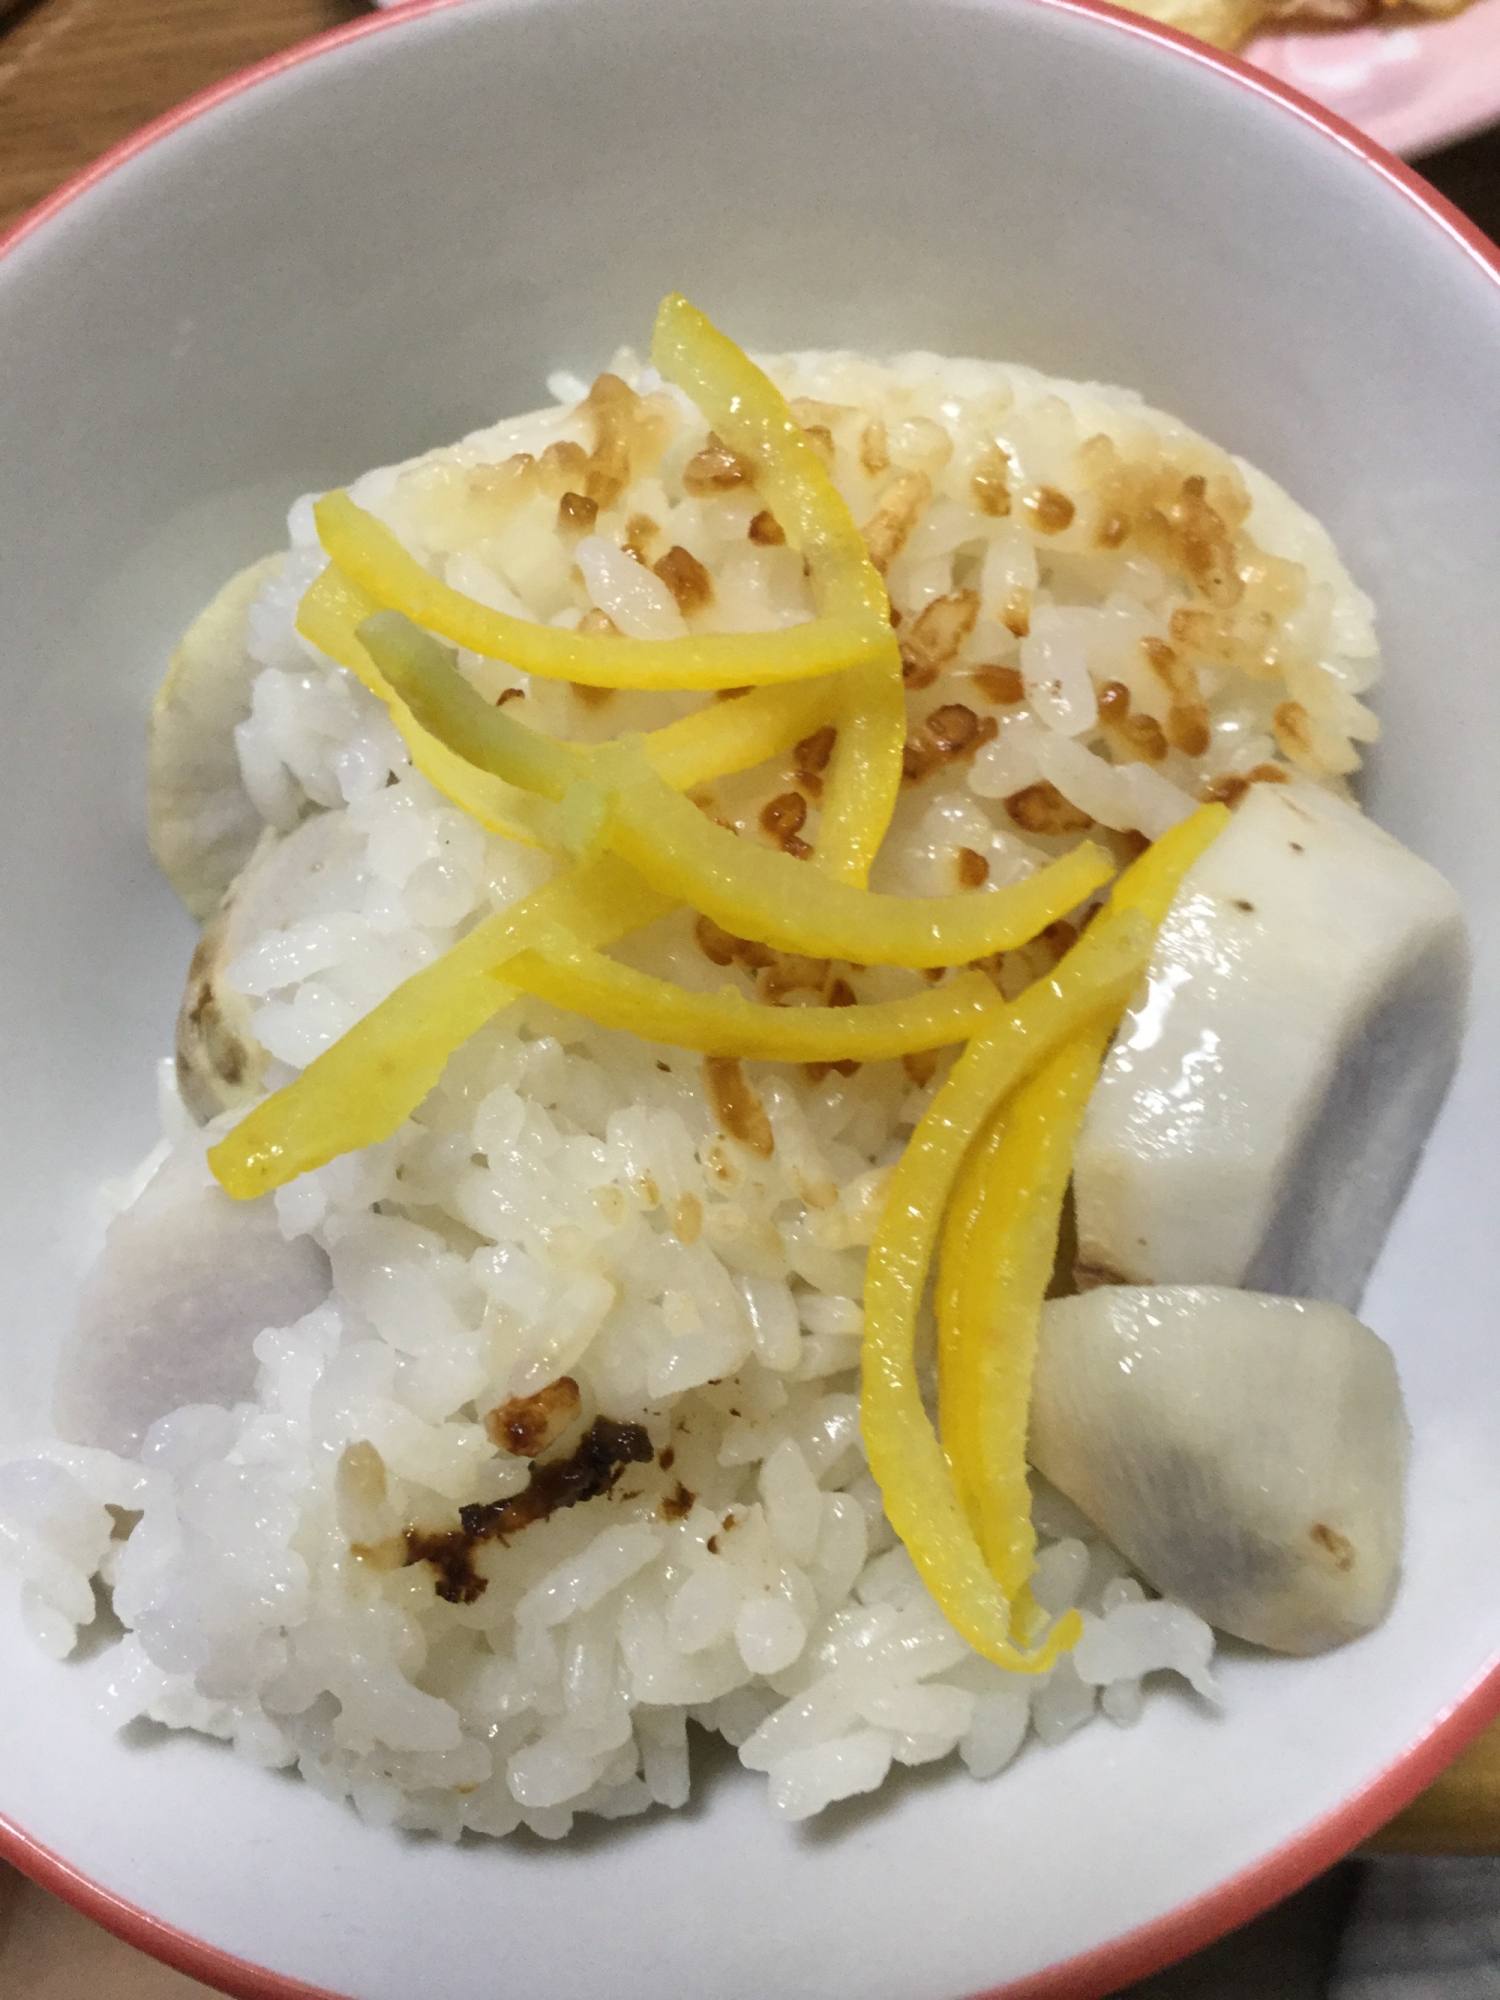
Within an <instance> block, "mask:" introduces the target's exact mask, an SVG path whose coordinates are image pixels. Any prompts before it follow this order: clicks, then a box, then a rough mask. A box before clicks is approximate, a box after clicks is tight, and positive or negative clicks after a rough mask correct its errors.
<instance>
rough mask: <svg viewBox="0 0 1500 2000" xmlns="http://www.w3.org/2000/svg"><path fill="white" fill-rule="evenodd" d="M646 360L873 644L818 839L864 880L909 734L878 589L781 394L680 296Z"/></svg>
mask: <svg viewBox="0 0 1500 2000" xmlns="http://www.w3.org/2000/svg"><path fill="white" fill-rule="evenodd" d="M651 359H652V360H653V361H654V362H655V364H656V366H657V368H658V370H659V371H660V373H661V374H662V375H663V376H664V377H665V378H666V379H667V381H669V382H675V383H676V384H677V386H678V388H679V389H682V390H684V391H685V392H686V393H687V394H688V395H689V396H691V397H692V399H693V401H694V402H695V403H696V404H697V405H698V408H699V409H700V410H701V411H702V412H703V414H704V416H705V417H707V418H708V420H709V422H710V424H712V426H713V428H714V430H715V432H716V433H717V435H718V436H719V438H720V439H721V440H722V441H723V443H724V444H725V445H727V446H728V448H729V449H730V450H731V451H732V452H735V453H736V454H737V455H738V456H739V457H741V458H746V459H748V460H749V461H750V463H751V464H752V465H753V466H754V467H755V473H756V485H757V488H758V490H759V492H760V494H761V496H762V497H763V498H764V499H765V500H766V502H767V504H768V505H769V506H770V508H771V511H772V512H773V513H774V514H775V516H776V518H777V520H778V522H779V523H780V525H781V527H782V530H783V532H784V533H785V535H786V538H787V540H788V541H789V542H790V543H791V545H792V547H793V548H794V549H796V550H797V551H798V553H799V554H800V555H801V556H802V557H803V558H804V559H805V561H806V562H807V564H808V568H809V570H810V572H811V575H812V582H813V588H814V590H815V592H816V593H817V595H818V599H819V604H820V607H821V609H822V611H823V613H824V615H825V616H828V615H832V616H835V617H843V618H847V619H849V620H851V621H852V622H854V623H856V624H859V625H862V626H864V627H865V628H866V629H867V630H868V631H869V632H871V633H872V634H873V635H874V636H875V637H876V638H877V639H878V640H879V644H878V645H877V646H876V647H875V649H874V654H873V657H871V658H870V659H869V660H868V663H867V664H866V665H865V666H863V667H855V668H852V669H851V670H850V671H849V672H848V673H846V674H845V676H844V677H843V682H842V686H841V691H840V696H839V709H838V735H837V737H836V739H835V741H834V747H833V756H832V759H831V761H830V764H829V767H828V776H827V780H826V782H825V786H824V793H823V817H822V821H821V823H820V825H819V828H818V837H817V839H816V841H815V842H814V844H813V855H814V859H815V860H816V862H817V864H818V866H819V867H821V868H824V869H826V870H827V871H828V873H829V874H831V875H835V876H837V877H838V878H839V879H840V880H841V881H846V882H853V883H855V884H857V885H862V884H863V883H864V882H865V880H866V879H867V877H868V875H869V872H870V864H871V862H872V861H873V860H874V859H875V856H876V854H877V852H878V851H879V848H880V843H881V841H882V840H883V839H884V838H885V833H886V829H887V827H888V826H889V825H890V822H891V814H892V813H893V812H894V810H895V806H896V796H897V793H898V791H899V789H900V785H901V753H902V749H903V747H904V745H905V742H906V698H905V694H904V692H903V690H902V682H901V653H900V648H899V647H898V646H897V644H896V641H895V638H894V636H893V635H892V632H891V615H890V599H889V597H888V596H887V594H886V588H885V585H884V583H883V582H882V581H881V578H880V573H879V571H878V570H877V569H876V568H875V565H874V564H873V563H872V562H871V561H870V557H869V552H868V550H867V549H866V548H865V544H864V539H863V537H862V536H861V534H860V532H859V529H858V528H857V527H856V526H855V524H854V520H853V517H852V516H851V514H850V512H849V509H848V508H847V507H846V506H845V505H844V502H843V500H842V499H841V498H840V496H839V493H838V489H837V488H836V487H835V486H834V483H833V481H832V479H830V478H829V476H828V473H827V471H826V470H825V468H824V465H823V461H822V459H820V458H819V456H818V454H817V452H816V451H815V450H814V448H813V445H812V443H811V441H810V440H809V439H808V437H807V435H806V433H805V432H804V431H803V429H802V427H801V425H800V424H799V423H798V422H797V420H796V418H795V417H794V416H793V415H792V413H791V410H790V409H789V408H788V407H787V402H786V398H785V397H784V396H783V395H782V393H781V391H780V390H779V389H778V388H777V387H776V386H775V384H774V383H773V382H771V381H770V379H769V378H768V377H767V376H766V374H765V373H764V372H763V371H762V370H761V369H759V368H757V367H756V365H755V363H754V362H753V361H752V360H751V359H750V358H749V356H748V355H746V354H743V353H742V352H741V351H740V349H739V348H738V347H736V346H735V344H734V342H733V341H732V340H729V339H727V338H726V337H725V335H723V334H722V333H720V332H719V330H718V328H717V327H716V326H714V325H713V324H712V322H711V321H710V320H708V319H707V318H706V317H705V315H704V314H703V313H701V312H699V310H698V309H697V307H696V306H694V305H690V304H689V302H688V301H687V300H686V299H685V298H683V297H682V296H681V294H680V293H675V292H674V293H673V294H672V295H671V296H670V297H668V298H665V299H663V300H662V302H661V305H660V307H659V308H658V311H657V315H656V329H655V332H654V333H653V335H652V340H651Z"/></svg>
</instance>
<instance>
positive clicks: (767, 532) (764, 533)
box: [749, 507, 786, 549]
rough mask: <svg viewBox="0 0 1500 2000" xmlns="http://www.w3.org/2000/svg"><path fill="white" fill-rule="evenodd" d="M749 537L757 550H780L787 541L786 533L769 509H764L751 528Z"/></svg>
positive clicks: (752, 521) (757, 515)
mask: <svg viewBox="0 0 1500 2000" xmlns="http://www.w3.org/2000/svg"><path fill="white" fill-rule="evenodd" d="M749 535H750V539H751V541H752V542H754V543H755V545H756V547H757V548H761V549H779V548H780V547H781V545H782V544H783V543H784V542H785V540H786V533H785V531H784V529H783V528H782V525H781V523H780V522H779V521H778V520H777V518H776V516H775V515H774V514H773V513H772V512H771V510H770V508H769V507H762V508H761V510H760V512H759V513H758V514H756V515H755V516H754V517H753V518H752V520H751V522H750V528H749Z"/></svg>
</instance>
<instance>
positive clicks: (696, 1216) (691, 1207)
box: [672, 1194, 703, 1248]
mask: <svg viewBox="0 0 1500 2000" xmlns="http://www.w3.org/2000/svg"><path fill="white" fill-rule="evenodd" d="M672 1234H673V1235H674V1236H675V1237H676V1238H677V1241H678V1242H679V1243H683V1244H686V1245H687V1246H688V1247H689V1248H691V1247H692V1245H693V1244H695V1243H696V1242H697V1241H698V1238H699V1237H700V1236H701V1235H702V1234H703V1204H702V1202H701V1201H699V1199H698V1197H697V1195H695V1194H684V1195H679V1196H678V1199H677V1206H676V1207H675V1208H674V1209H673V1210H672Z"/></svg>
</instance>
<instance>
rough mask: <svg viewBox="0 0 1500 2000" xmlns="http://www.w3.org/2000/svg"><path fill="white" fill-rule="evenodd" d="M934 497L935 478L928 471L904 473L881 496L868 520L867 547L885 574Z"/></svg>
mask: <svg viewBox="0 0 1500 2000" xmlns="http://www.w3.org/2000/svg"><path fill="white" fill-rule="evenodd" d="M931 498H932V481H931V480H930V479H929V478H928V477H927V474H926V473H925V472H902V473H898V474H897V476H896V477H895V478H894V479H893V480H892V481H891V483H890V485H889V486H888V487H887V488H886V489H885V491H884V493H882V494H881V496H880V504H879V505H878V506H877V507H876V509H875V512H874V513H873V514H872V515H871V516H870V518H869V520H868V521H867V522H866V523H865V525H864V529H863V534H864V538H865V547H866V548H867V549H868V550H869V551H870V561H871V562H872V563H873V564H874V565H875V567H876V569H878V570H879V572H880V574H881V575H882V576H884V575H885V573H886V571H887V570H888V569H889V568H890V566H891V564H892V563H893V562H894V561H895V560H896V558H897V556H899V555H900V553H901V551H902V550H903V549H904V548H905V547H906V544H907V542H908V541H909V540H910V538H911V531H912V529H913V528H914V527H915V526H916V525H917V517H918V516H919V515H920V514H921V512H922V509H923V508H924V507H925V506H926V505H927V503H928V501H929V500H930V499H931Z"/></svg>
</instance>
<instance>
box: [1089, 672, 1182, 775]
mask: <svg viewBox="0 0 1500 2000" xmlns="http://www.w3.org/2000/svg"><path fill="white" fill-rule="evenodd" d="M1173 713H1174V714H1175V713H1176V711H1175V710H1174V711H1173ZM1099 720H1100V721H1101V723H1102V724H1103V725H1104V732H1105V734H1106V736H1108V738H1109V740H1110V746H1111V748H1112V749H1113V750H1115V751H1116V752H1117V753H1118V754H1119V755H1121V756H1123V757H1124V758H1125V759H1126V761H1129V760H1130V759H1133V758H1134V759H1139V760H1140V761H1142V762H1144V763H1147V764H1160V763H1161V762H1162V760H1163V758H1165V756H1166V754H1167V739H1166V736H1165V734H1164V733H1163V731H1162V726H1161V724H1160V723H1159V722H1158V721H1157V720H1156V717H1155V716H1154V715H1132V714H1131V712H1130V689H1129V688H1128V687H1126V685H1125V683H1124V682H1123V681H1106V682H1105V684H1104V686H1103V687H1102V688H1100V690H1099Z"/></svg>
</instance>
